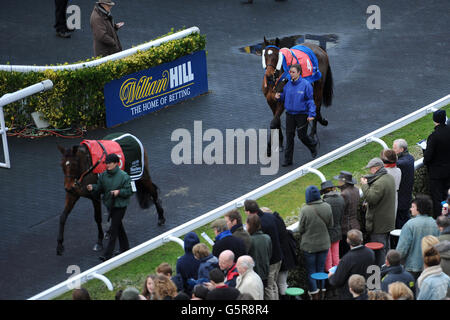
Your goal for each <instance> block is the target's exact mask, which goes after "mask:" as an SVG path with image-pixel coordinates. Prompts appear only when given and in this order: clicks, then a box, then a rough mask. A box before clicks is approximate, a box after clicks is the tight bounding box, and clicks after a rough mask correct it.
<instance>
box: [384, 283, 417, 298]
mask: <svg viewBox="0 0 450 320" xmlns="http://www.w3.org/2000/svg"><path fill="white" fill-rule="evenodd" d="M388 288H389V294H390V295H391V296H392V299H393V300H414V293H413V292H412V291H411V289H410V288H408V286H407V285H406V284H404V283H403V282H400V281H396V282H393V283H391V284H390V285H389V287H388Z"/></svg>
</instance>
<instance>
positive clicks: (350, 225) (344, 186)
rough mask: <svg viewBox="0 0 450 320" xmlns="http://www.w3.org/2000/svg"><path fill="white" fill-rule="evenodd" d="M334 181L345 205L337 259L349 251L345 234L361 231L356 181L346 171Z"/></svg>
mask: <svg viewBox="0 0 450 320" xmlns="http://www.w3.org/2000/svg"><path fill="white" fill-rule="evenodd" d="M334 179H335V180H338V188H339V189H341V196H342V198H344V204H345V206H344V212H343V213H342V218H341V223H340V225H341V231H342V238H341V241H340V242H339V257H343V256H344V255H345V254H346V253H347V252H348V250H350V247H349V246H348V244H347V232H349V231H350V230H351V229H357V230H361V225H360V223H359V219H358V205H359V189H358V188H356V187H355V184H356V180H355V179H353V176H352V174H351V173H350V172H348V171H341V172H340V174H339V176H335V177H334ZM334 222H335V221H334ZM335 223H336V222H335Z"/></svg>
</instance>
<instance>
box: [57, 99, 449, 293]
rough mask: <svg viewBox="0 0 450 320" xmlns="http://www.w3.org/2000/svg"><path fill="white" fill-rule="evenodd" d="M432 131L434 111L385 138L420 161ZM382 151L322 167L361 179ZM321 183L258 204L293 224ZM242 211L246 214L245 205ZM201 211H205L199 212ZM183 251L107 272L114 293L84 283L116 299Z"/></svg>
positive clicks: (169, 250) (173, 249) (294, 187)
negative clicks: (310, 191)
mask: <svg viewBox="0 0 450 320" xmlns="http://www.w3.org/2000/svg"><path fill="white" fill-rule="evenodd" d="M443 109H445V110H446V111H447V114H450V105H447V106H446V107H444V108H443ZM432 131H433V122H432V114H429V115H427V116H425V117H423V118H421V119H419V120H417V121H415V122H413V123H411V124H410V125H408V126H406V127H403V128H401V129H399V130H397V131H395V132H392V133H391V134H388V135H386V136H384V137H383V140H384V141H385V142H386V144H387V145H388V146H390V147H392V142H393V141H394V140H395V139H399V138H403V139H405V140H406V141H407V142H408V144H409V149H410V152H411V153H412V154H413V155H414V157H415V158H416V160H417V159H419V158H421V157H422V152H421V149H420V148H419V147H418V146H417V145H416V143H417V142H419V141H420V140H422V139H425V138H427V137H428V135H429V134H430V133H431V132H432ZM380 151H381V146H380V145H379V144H378V143H370V144H368V145H367V146H365V147H363V148H360V149H358V150H356V151H354V152H352V153H350V154H348V155H346V156H345V157H342V158H340V159H337V160H335V161H334V162H332V163H330V164H327V165H325V166H323V167H321V168H320V169H319V170H320V171H321V172H322V173H323V174H324V175H325V177H326V178H327V179H332V177H333V176H335V175H338V174H339V172H340V171H342V170H346V171H350V172H352V173H353V176H354V177H355V179H356V180H357V181H359V177H360V176H362V175H363V174H366V173H368V171H367V170H366V169H364V167H365V165H366V164H367V162H368V161H369V160H370V159H371V158H373V157H377V156H379V155H380ZM320 182H321V181H320V179H319V177H318V176H316V175H314V174H307V175H305V176H303V177H301V178H299V179H297V180H295V181H293V182H291V183H289V184H288V185H286V186H284V187H282V188H280V189H278V190H275V191H273V192H271V193H270V194H267V195H265V196H264V197H262V198H260V199H258V204H259V206H260V207H269V208H270V209H272V210H273V211H278V212H279V213H280V214H281V216H282V217H283V218H284V219H285V221H286V224H287V225H289V224H292V223H293V222H294V221H295V219H296V218H297V216H298V212H299V209H300V208H301V206H302V205H303V204H304V202H305V190H306V187H307V186H309V185H311V184H314V185H316V186H320ZM230 200H231V199H230ZM240 210H241V213H242V215H243V217H244V212H243V210H242V208H241V209H240ZM199 214H203V212H199ZM243 221H245V220H243ZM203 231H205V232H206V233H207V234H208V235H209V236H210V237H211V238H212V239H214V235H213V232H212V230H211V229H209V228H208V227H207V226H205V227H202V228H199V229H197V230H195V232H196V233H197V234H198V235H199V238H200V239H201V240H202V242H205V243H206V241H204V239H203V238H202V237H201V236H200V234H201V233H202V232H203ZM183 254H184V252H183V250H182V249H181V247H180V246H179V245H178V244H176V243H173V242H171V243H168V244H165V245H164V246H162V247H159V248H157V249H155V250H153V251H151V252H149V253H147V254H145V255H143V256H141V257H139V258H137V259H135V260H133V261H131V262H129V263H127V264H125V265H123V266H121V267H119V268H116V269H114V270H112V271H110V272H108V273H107V274H105V276H106V277H108V278H109V279H110V280H111V282H112V283H113V285H114V291H113V292H110V291H108V289H107V288H106V286H105V285H104V284H103V282H101V281H99V280H92V281H89V282H88V283H85V284H83V287H84V288H86V289H87V290H88V291H89V293H90V295H91V298H92V299H94V300H111V299H114V295H115V292H116V291H118V290H119V289H125V288H126V287H127V286H133V287H135V288H137V289H138V290H141V289H142V287H143V283H144V280H145V278H146V276H147V275H148V274H152V273H155V269H156V267H157V266H158V265H159V264H160V263H162V262H168V263H170V264H171V265H172V268H173V270H174V272H175V264H176V260H177V257H179V256H181V255H183ZM57 299H58V300H64V299H71V292H70V291H69V292H67V293H66V294H64V295H62V296H60V297H58V298H57Z"/></svg>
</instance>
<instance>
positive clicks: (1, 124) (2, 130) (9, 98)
mask: <svg viewBox="0 0 450 320" xmlns="http://www.w3.org/2000/svg"><path fill="white" fill-rule="evenodd" d="M51 88H53V82H51V81H50V80H44V81H42V82H39V83H36V84H34V85H32V86H29V87H26V88H24V89H21V90H19V91H16V92H14V93H7V94H5V95H3V96H2V97H1V98H0V134H1V135H2V144H3V154H4V155H5V162H4V163H0V168H8V169H9V168H11V161H10V159H9V149H8V139H7V131H8V128H7V127H6V125H5V116H4V113H3V107H4V106H6V105H8V104H10V103H13V102H16V101H18V100H21V99H23V98H26V97H28V96H31V95H33V94H36V93H39V92H41V91H46V90H50V89H51Z"/></svg>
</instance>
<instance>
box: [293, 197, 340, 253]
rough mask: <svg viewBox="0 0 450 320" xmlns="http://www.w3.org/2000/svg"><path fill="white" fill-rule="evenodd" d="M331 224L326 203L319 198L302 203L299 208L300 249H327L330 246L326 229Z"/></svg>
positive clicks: (329, 212)
mask: <svg viewBox="0 0 450 320" xmlns="http://www.w3.org/2000/svg"><path fill="white" fill-rule="evenodd" d="M333 225H334V223H333V214H332V212H331V206H330V205H329V204H328V203H326V202H324V201H323V200H322V199H320V200H316V201H313V202H310V203H308V204H306V205H304V206H303V207H302V209H301V210H300V222H299V232H300V235H301V240H300V249H301V250H303V251H306V252H308V253H315V252H320V251H324V250H328V249H329V248H330V246H331V241H330V235H329V234H328V229H329V228H331V227H333Z"/></svg>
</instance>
